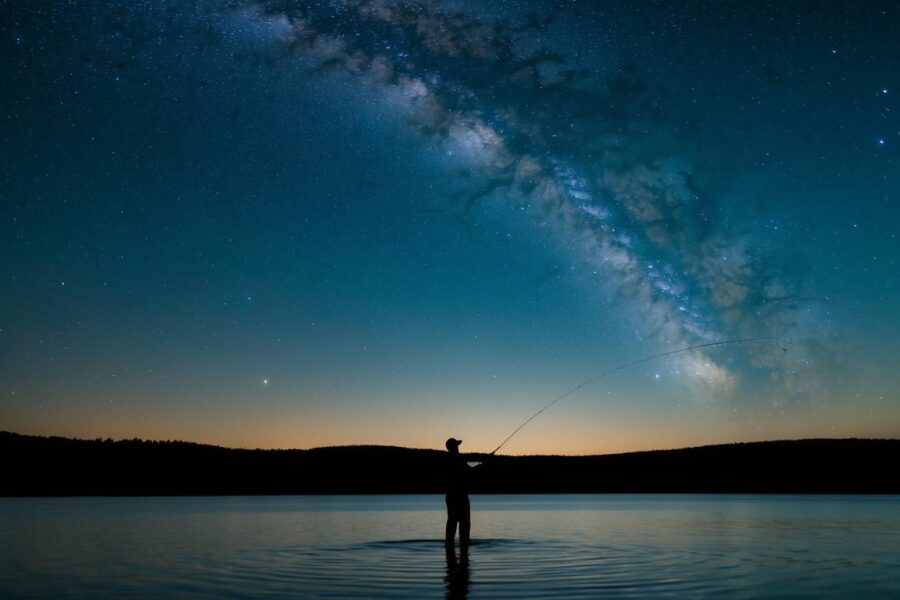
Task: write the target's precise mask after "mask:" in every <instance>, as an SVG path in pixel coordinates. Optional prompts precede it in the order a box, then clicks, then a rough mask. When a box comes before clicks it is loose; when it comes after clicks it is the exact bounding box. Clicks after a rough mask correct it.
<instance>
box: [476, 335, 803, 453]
mask: <svg viewBox="0 0 900 600" xmlns="http://www.w3.org/2000/svg"><path fill="white" fill-rule="evenodd" d="M752 342H781V343H783V344H790V343H791V342H790V340H784V339H781V338H777V337H754V338H741V339H736V340H725V341H722V342H707V343H705V344H696V345H694V346H687V347H685V348H678V349H676V350H669V351H668V352H660V353H659V354H652V355H650V356H645V357H644V358H639V359H638V360H634V361H631V362H630V363H625V364H624V365H619V366H618V367H616V368H614V369H610V370H609V371H604V372H603V373H600V374H599V375H597V376H596V377H591V378H590V379H588V380H586V381H583V382H581V383H579V384H578V385H577V386H575V387H573V388H572V389H571V390H569V391H568V392H566V393H565V394H563V395H562V396H560V397H558V398H556V399H555V400H554V401H553V402H551V403H550V404H548V405H547V406H545V407H544V408H542V409H541V410H539V411H537V412H536V413H534V414H533V415H531V416H530V417H528V418H527V419H526V420H525V422H524V423H522V424H521V425H519V426H518V427H516V428H515V430H514V431H513V432H512V433H511V434H509V435H508V436H506V439H505V440H503V442H502V443H501V444H500V445H499V446H497V447H496V448H494V450H493V451H492V452H491V454H492V455H493V454H495V453H496V452H497V450H499V449H500V448H502V447H503V446H504V445H506V442H508V441H509V440H511V439H512V437H513V436H514V435H516V434H517V433H519V432H520V431H521V430H522V429H523V428H524V427H525V426H526V425H528V424H529V423H531V421H532V420H534V418H535V417H537V416H538V415H539V414H541V413H542V412H544V411H545V410H547V409H548V408H550V407H551V406H553V405H554V404H556V403H557V402H559V401H560V400H562V399H563V398H565V397H566V396H569V395H571V394H574V393H575V392H577V391H578V390H580V389H581V388H583V387H584V386H586V385H588V384H590V383H594V382H595V381H597V380H598V379H602V378H603V377H606V376H607V375H612V374H613V373H617V372H619V371H624V370H625V369H628V368H630V367H633V366H635V365H639V364H641V363H645V362H649V361H651V360H654V359H657V358H663V357H665V356H672V355H674V354H681V353H682V352H688V351H690V350H697V349H699V348H710V347H712V346H725V345H727V344H749V343H752ZM781 350H782V351H783V352H787V348H782V349H781Z"/></svg>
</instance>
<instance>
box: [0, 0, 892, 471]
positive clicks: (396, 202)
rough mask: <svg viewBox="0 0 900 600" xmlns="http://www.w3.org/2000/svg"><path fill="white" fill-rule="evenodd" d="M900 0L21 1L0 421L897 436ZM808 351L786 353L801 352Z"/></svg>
mask: <svg viewBox="0 0 900 600" xmlns="http://www.w3.org/2000/svg"><path fill="white" fill-rule="evenodd" d="M898 40H900V4H898V3H897V2H883V3H879V2H874V1H873V2H859V3H844V4H841V3H837V2H799V1H797V2H794V1H792V2H775V3H766V2H709V3H700V2H683V1H673V2H647V1H638V2H627V3H626V2H621V3H615V4H614V3H611V2H610V3H605V2H603V3H601V2H587V1H585V2H518V1H517V2H491V3H486V2H484V3H483V2H471V3H468V2H461V1H449V0H448V1H441V0H436V1H434V2H416V1H413V2H403V3H395V2H392V1H390V0H384V1H380V0H371V1H369V0H362V1H357V0H346V1H340V0H335V1H331V2H326V1H324V0H323V1H317V2H314V1H308V0H306V1H305V0H267V1H252V0H231V1H226V0H196V1H194V2H188V1H186V0H140V1H138V0H135V1H129V2H113V1H99V0H98V1H87V0H82V1H79V0H70V1H66V2H63V1H59V2H34V1H32V0H11V1H9V0H8V1H6V2H0V56H2V58H0V69H2V86H0V137H2V151H0V152H2V153H0V202H2V209H3V210H2V221H0V429H4V430H12V431H17V432H20V433H29V434H42V435H65V436H75V437H87V438H96V437H103V438H105V437H112V438H131V437H142V438H152V439H183V440H190V441H197V442H204V443H214V444H222V445H227V446H239V447H265V448H279V447H299V448H306V447H312V446H321V445H335V444H363V443H366V444H368V443H374V444H393V445H401V446H413V447H429V448H441V447H443V441H444V440H445V439H446V438H447V437H449V436H451V435H452V436H455V437H458V438H462V439H463V440H465V444H464V445H463V447H462V448H463V450H465V451H489V450H491V449H493V448H494V447H495V446H496V445H497V444H499V443H500V442H501V441H502V440H503V438H504V437H505V436H506V435H508V434H509V433H510V431H512V430H513V429H515V427H516V426H517V425H519V424H520V423H521V422H522V421H524V420H525V419H526V418H528V417H529V416H530V415H531V414H533V413H534V412H535V411H537V410H538V409H540V408H541V407H542V406H544V405H546V404H547V403H548V402H550V401H551V400H553V399H554V398H555V397H558V396H559V395H561V394H562V393H564V392H566V391H567V390H569V389H571V388H572V387H574V386H576V385H578V384H579V383H580V382H582V381H584V380H586V379H589V378H591V377H593V376H595V375H597V374H598V373H601V372H603V371H605V370H607V369H610V368H614V367H616V366H618V365H621V364H623V363H627V362H629V361H633V360H636V359H639V358H641V357H643V356H647V355H651V354H655V353H660V352H666V351H669V350H673V349H678V348H682V347H685V346H690V345H695V344H703V343H708V342H715V341H722V340H729V339H735V338H748V337H760V336H763V337H769V336H771V337H777V338H780V339H782V340H789V342H790V343H787V342H782V341H778V340H773V341H763V342H755V343H747V344H733V345H726V346H718V347H709V348H705V349H698V350H695V351H690V352H684V353H680V354H677V355H674V356H671V357H668V358H664V359H660V360H655V361H649V362H647V363H644V364H641V365H638V366H636V367H635V368H633V369H629V370H627V371H623V372H620V373H616V374H613V375H610V376H609V377H605V378H603V379H600V380H598V381H596V382H594V383H593V384H591V385H589V386H586V387H585V388H583V389H581V390H579V392H578V393H576V394H573V395H571V396H569V397H567V398H566V399H565V400H564V401H563V402H560V403H559V404H557V405H555V406H553V407H552V408H551V409H550V410H548V411H547V412H546V413H544V414H542V415H541V416H540V417H538V418H537V419H535V420H534V421H533V422H532V423H530V424H529V425H528V427H527V428H526V429H523V430H522V431H521V433H519V434H518V435H517V436H516V437H515V438H514V439H513V440H511V441H510V443H509V444H508V445H507V446H505V447H504V452H509V453H512V454H523V453H535V452H541V453H559V454H574V453H597V452H610V451H626V450H638V449H646V448H670V447H680V446H686V445H700V444H706V443H716V442H731V441H744V440H765V439H783V438H799V437H848V436H865V437H898V436H900V398H898V390H900V368H898V367H900V360H898V359H900V341H898V340H900V315H898V311H897V307H898V304H900V286H898V283H900V274H898V261H900V240H898V234H900V102H898V98H900V69H898V65H900V43H898ZM782 348H786V351H785V350H783V349H782Z"/></svg>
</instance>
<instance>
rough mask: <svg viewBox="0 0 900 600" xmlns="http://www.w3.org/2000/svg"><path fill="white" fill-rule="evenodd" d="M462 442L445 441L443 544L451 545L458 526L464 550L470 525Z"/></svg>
mask: <svg viewBox="0 0 900 600" xmlns="http://www.w3.org/2000/svg"><path fill="white" fill-rule="evenodd" d="M460 444H462V440H456V439H453V438H450V439H449V440H447V444H446V446H447V452H449V453H450V456H449V457H448V459H447V470H446V478H447V529H446V532H445V535H444V542H445V543H446V544H447V545H448V546H452V545H453V538H454V537H456V526H457V524H459V546H460V548H466V547H467V546H468V545H469V530H470V529H471V528H472V523H471V520H470V518H469V469H470V467H469V465H468V464H466V461H465V459H463V457H462V455H461V454H460V453H459V445H460Z"/></svg>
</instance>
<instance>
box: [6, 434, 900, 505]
mask: <svg viewBox="0 0 900 600" xmlns="http://www.w3.org/2000/svg"><path fill="white" fill-rule="evenodd" d="M0 453H2V456H3V457H4V459H5V460H4V463H5V469H4V473H3V477H2V479H0V481H2V483H0V496H162V495H279V494H416V493H442V491H443V480H442V470H443V465H444V460H445V457H446V453H445V452H442V451H438V450H422V449H410V448H399V447H392V446H340V447H328V448H314V449H310V450H241V449H229V448H222V447H218V446H209V445H202V444H194V443H189V442H156V441H142V440H122V441H112V440H105V441H103V440H93V441H91V440H76V439H68V438H59V437H40V436H28V435H20V434H16V433H10V432H0ZM467 456H468V457H470V460H473V461H475V460H482V459H483V458H484V455H480V454H471V455H467ZM897 464H900V440H869V439H855V438H851V439H811V440H794V441H771V442H748V443H736V444H722V445H715V446H701V447H696V448H684V449H678V450H657V451H647V452H631V453H626V454H610V455H598V456H496V457H491V458H490V459H489V460H488V461H487V463H486V464H485V465H484V466H483V467H481V468H480V469H478V470H477V471H476V474H477V476H476V477H474V478H473V487H472V493H496V494H542V493H546V494H550V493H689V494H698V493H710V494H744V493H750V494H760V493H765V494H897V493H900V478H897V477H896V475H892V474H891V473H894V472H895V469H896V465H897Z"/></svg>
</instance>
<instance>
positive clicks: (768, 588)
mask: <svg viewBox="0 0 900 600" xmlns="http://www.w3.org/2000/svg"><path fill="white" fill-rule="evenodd" d="M472 510H473V528H472V535H473V538H474V544H473V547H472V548H471V550H470V551H469V555H468V560H467V561H466V560H464V557H460V556H459V555H458V553H453V554H449V555H448V554H447V553H445V551H444V547H443V543H442V541H441V539H440V536H441V535H442V528H443V518H444V513H443V511H444V506H443V499H442V498H441V497H438V496H350V497H346V496H344V497H340V496H337V497H336V496H327V497H300V496H288V497H284V496H281V497H229V498H74V499H71V498H65V499H0V596H2V597H4V598H14V597H38V596H42V597H54V598H67V597H69V598H70V597H84V598H96V597H113V596H116V597H121V596H130V597H145V598H156V597H161V596H168V597H191V598H202V597H208V598H277V597H291V598H298V597H299V598H372V597H405V598H417V599H418V598H472V599H476V598H528V597H543V598H560V597H566V598H577V597H583V598H601V597H602V598H637V597H652V598H659V597H671V598H676V597H677V598H683V597H708V598H718V597H722V596H728V597H733V598H751V597H761V596H766V597H782V598H789V597H801V596H802V597H835V598H838V597H841V598H843V597H851V596H852V597H853V598H854V599H858V598H886V597H894V598H898V597H900V496H874V497H873V496H863V497H853V496H850V497H847V496H812V497H810V496H680V495H673V496H655V495H654V496H643V495H637V496H590V495H585V496H581V495H577V496H473V497H472Z"/></svg>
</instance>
